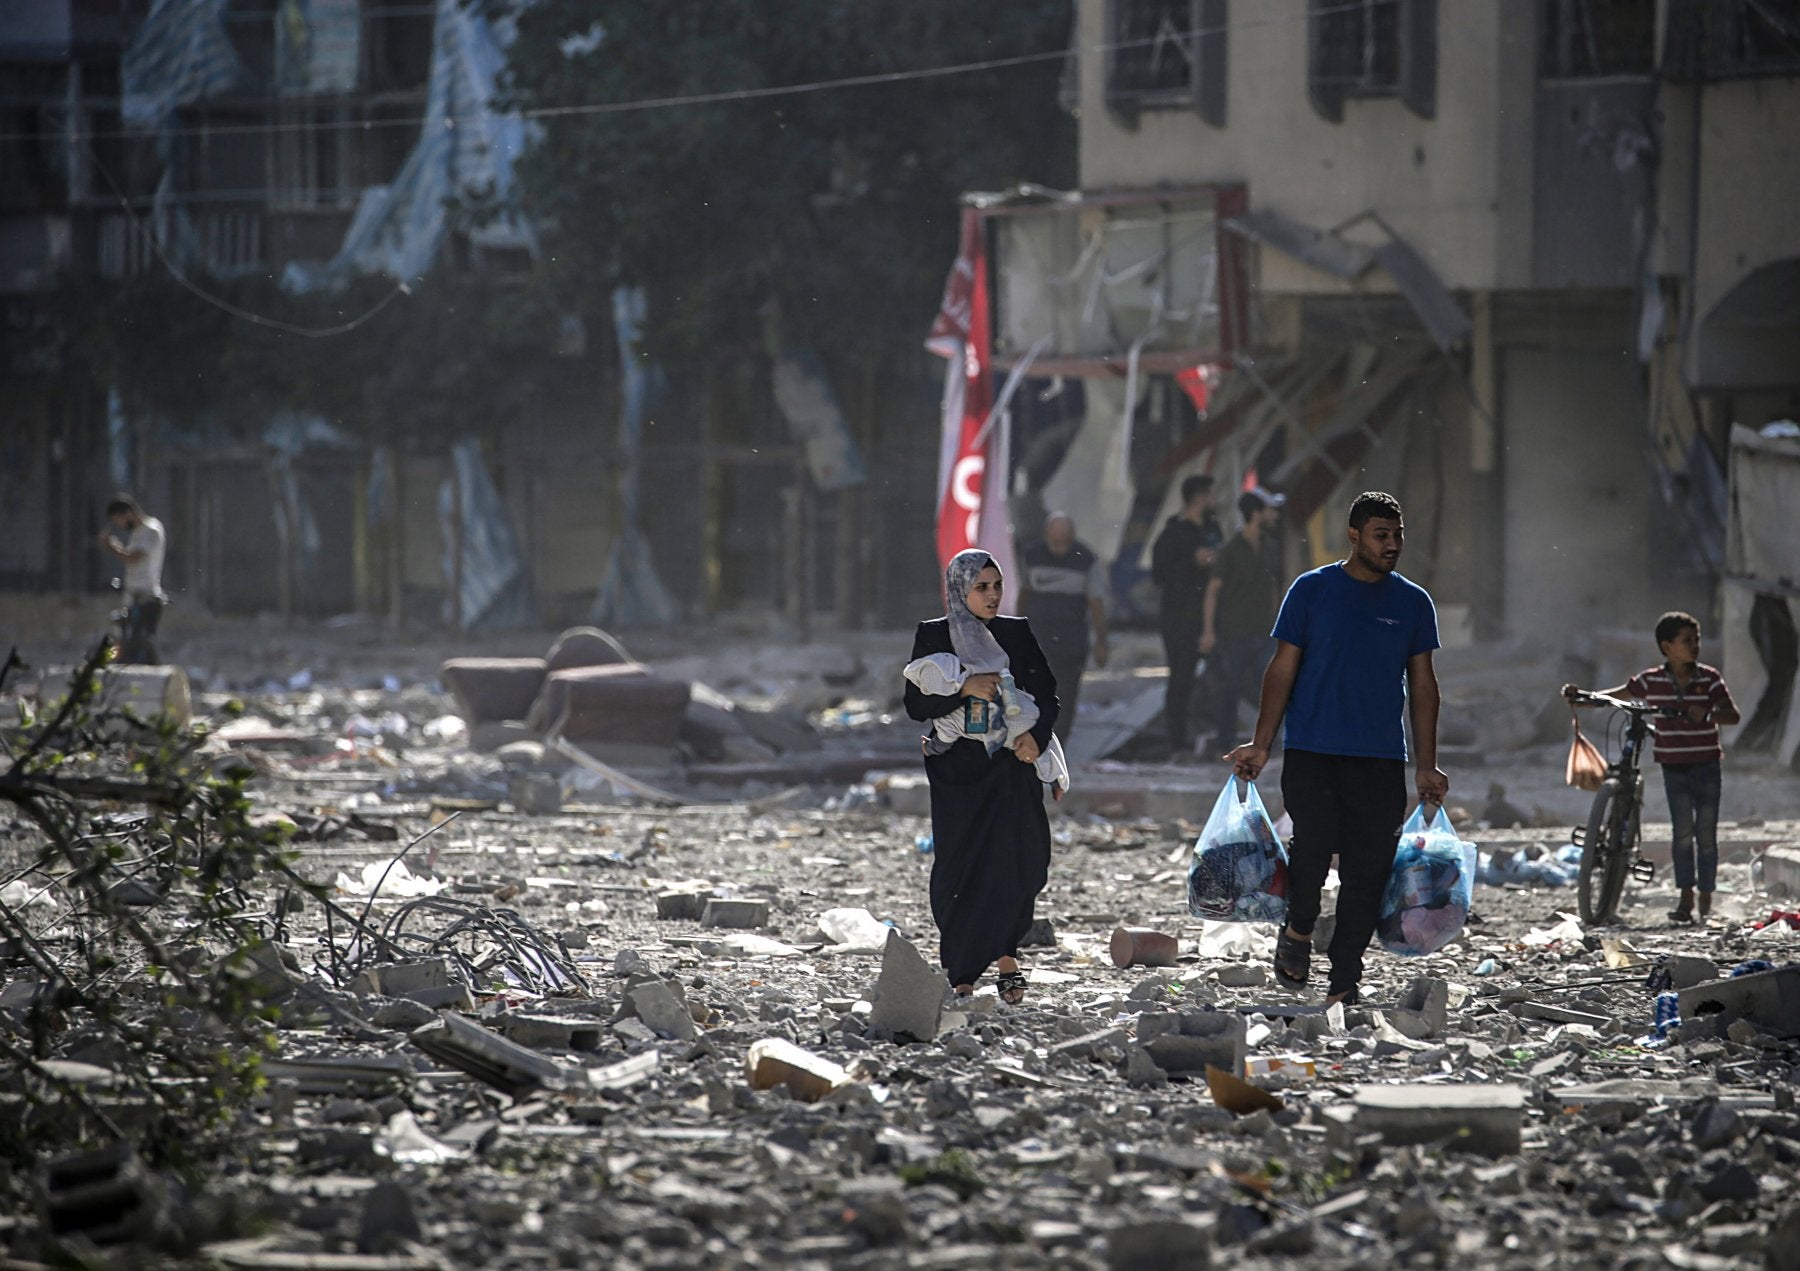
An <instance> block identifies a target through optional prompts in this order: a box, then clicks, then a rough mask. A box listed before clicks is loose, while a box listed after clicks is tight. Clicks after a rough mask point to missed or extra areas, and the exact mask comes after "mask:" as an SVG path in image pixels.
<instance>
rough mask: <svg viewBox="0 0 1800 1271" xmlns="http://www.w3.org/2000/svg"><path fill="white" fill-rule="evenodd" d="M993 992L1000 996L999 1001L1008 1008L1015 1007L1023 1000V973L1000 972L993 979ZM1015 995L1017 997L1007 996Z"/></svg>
mask: <svg viewBox="0 0 1800 1271" xmlns="http://www.w3.org/2000/svg"><path fill="white" fill-rule="evenodd" d="M994 990H995V992H997V993H999V994H1000V1000H1001V1001H1002V1002H1005V1003H1006V1004H1007V1005H1008V1006H1017V1005H1018V1004H1019V1003H1020V1002H1023V1001H1024V1000H1025V972H1023V971H1002V972H1000V974H998V975H996V976H995V977H994ZM1011 993H1017V994H1018V996H1017V997H1009V996H1008V994H1011Z"/></svg>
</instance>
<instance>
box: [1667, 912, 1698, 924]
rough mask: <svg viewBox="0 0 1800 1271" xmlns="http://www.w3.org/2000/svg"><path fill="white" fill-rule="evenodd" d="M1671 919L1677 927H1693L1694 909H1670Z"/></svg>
mask: <svg viewBox="0 0 1800 1271" xmlns="http://www.w3.org/2000/svg"><path fill="white" fill-rule="evenodd" d="M1669 921H1670V922H1671V923H1673V924H1674V925H1675V926H1677V927H1691V926H1693V925H1694V911H1693V910H1691V909H1671V910H1669Z"/></svg>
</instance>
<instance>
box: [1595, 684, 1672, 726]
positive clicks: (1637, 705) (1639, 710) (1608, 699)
mask: <svg viewBox="0 0 1800 1271" xmlns="http://www.w3.org/2000/svg"><path fill="white" fill-rule="evenodd" d="M1570 700H1571V701H1572V702H1574V703H1580V702H1589V703H1592V704H1593V705H1595V706H1610V707H1612V708H1613V709H1614V710H1621V711H1624V712H1626V713H1627V714H1630V715H1660V716H1662V717H1664V718H1665V719H1681V718H1683V716H1682V713H1681V712H1680V711H1678V710H1676V709H1675V708H1674V707H1672V706H1652V705H1650V703H1649V702H1645V701H1640V700H1639V699H1637V698H1630V697H1614V696H1613V695H1612V694H1610V693H1591V692H1589V691H1588V690H1586V689H1581V690H1580V691H1578V692H1577V693H1576V694H1575V696H1574V697H1573V698H1572V699H1570Z"/></svg>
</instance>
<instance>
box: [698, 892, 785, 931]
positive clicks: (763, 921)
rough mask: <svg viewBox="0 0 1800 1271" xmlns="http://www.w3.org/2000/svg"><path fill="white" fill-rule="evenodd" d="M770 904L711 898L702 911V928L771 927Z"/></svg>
mask: <svg viewBox="0 0 1800 1271" xmlns="http://www.w3.org/2000/svg"><path fill="white" fill-rule="evenodd" d="M769 909H770V905H769V902H768V901H766V900H727V899H725V898H724V897H722V896H709V897H708V898H707V900H706V904H705V905H704V906H703V907H702V908H701V910H700V925H701V926H702V927H740V928H750V927H766V926H768V925H769Z"/></svg>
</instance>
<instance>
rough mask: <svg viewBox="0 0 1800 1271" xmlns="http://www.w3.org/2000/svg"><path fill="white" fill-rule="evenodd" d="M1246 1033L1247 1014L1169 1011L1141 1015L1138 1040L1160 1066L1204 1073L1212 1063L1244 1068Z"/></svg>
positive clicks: (1173, 1071) (1182, 1072) (1179, 1072)
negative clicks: (1245, 1018) (1245, 1019)
mask: <svg viewBox="0 0 1800 1271" xmlns="http://www.w3.org/2000/svg"><path fill="white" fill-rule="evenodd" d="M1146 1026H1147V1027H1148V1036H1146ZM1245 1035H1246V1027H1245V1021H1244V1017H1243V1016H1242V1015H1238V1014H1235V1013H1229V1012H1225V1011H1195V1012H1183V1013H1180V1014H1176V1013H1174V1012H1165V1013H1160V1014H1150V1015H1142V1016H1139V1018H1138V1042H1139V1043H1140V1044H1141V1045H1142V1046H1143V1047H1144V1049H1145V1051H1146V1052H1148V1054H1149V1056H1150V1058H1152V1059H1154V1060H1155V1061H1156V1064H1157V1066H1158V1067H1159V1068H1162V1069H1163V1070H1164V1071H1166V1072H1168V1073H1170V1074H1172V1075H1176V1076H1187V1075H1193V1076H1200V1075H1203V1074H1204V1073H1205V1072H1206V1069H1207V1066H1208V1065H1211V1066H1212V1067H1214V1068H1222V1069H1224V1070H1225V1071H1226V1072H1242V1071H1243V1070H1244V1049H1245Z"/></svg>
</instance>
